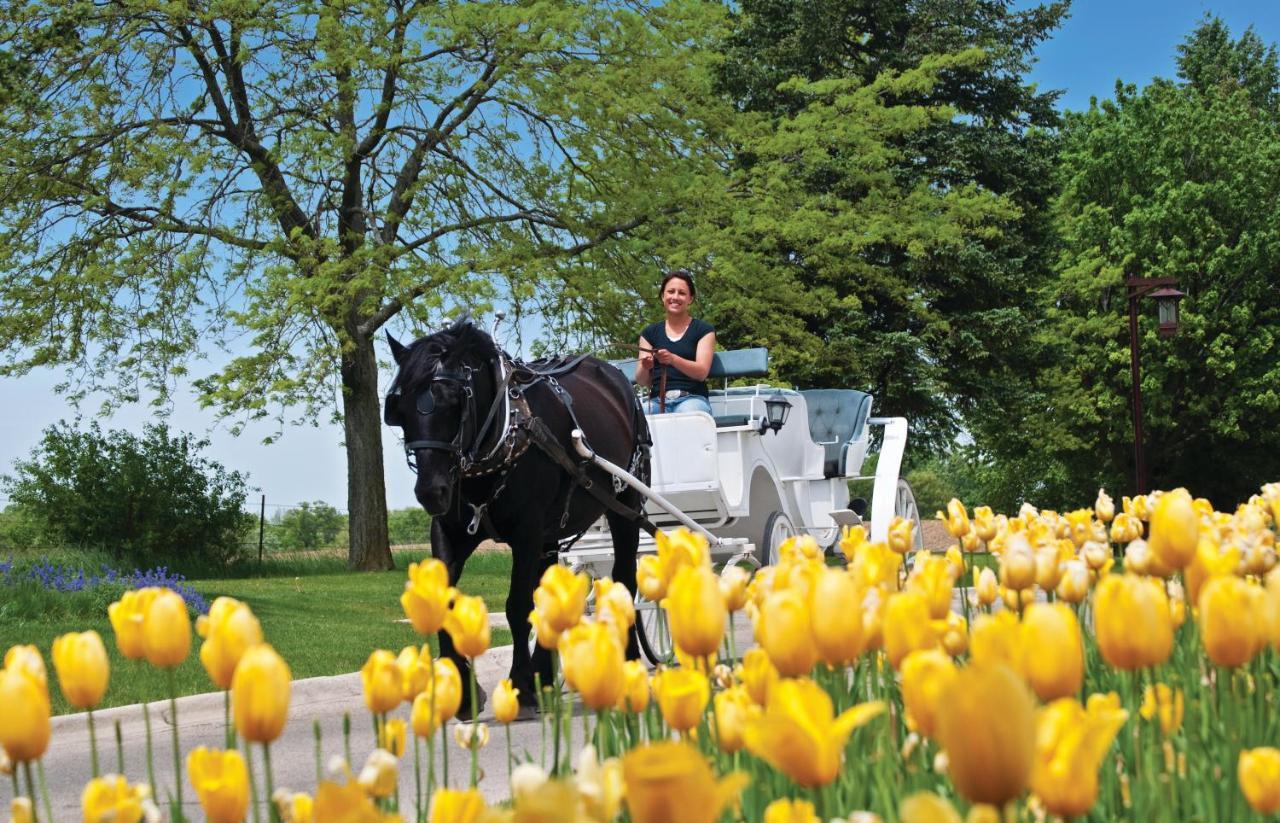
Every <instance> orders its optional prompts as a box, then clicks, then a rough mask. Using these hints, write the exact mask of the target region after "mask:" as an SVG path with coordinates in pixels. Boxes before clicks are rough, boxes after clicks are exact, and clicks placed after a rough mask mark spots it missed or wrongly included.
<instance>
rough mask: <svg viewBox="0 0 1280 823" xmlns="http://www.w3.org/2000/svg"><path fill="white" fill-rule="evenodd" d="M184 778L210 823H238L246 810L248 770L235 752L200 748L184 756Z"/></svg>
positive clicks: (247, 805) (242, 759) (238, 753)
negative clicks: (193, 790) (185, 770)
mask: <svg viewBox="0 0 1280 823" xmlns="http://www.w3.org/2000/svg"><path fill="white" fill-rule="evenodd" d="M187 775H188V776H189V777H190V778H191V785H193V786H195V787H196V795H197V796H198V797H199V798H200V807H201V808H202V809H204V813H205V816H206V817H207V818H208V820H209V821H210V823H241V821H243V820H244V818H245V813H246V812H248V810H249V769H248V767H246V766H245V762H244V758H243V757H242V756H241V754H240V752H238V751H236V750H235V749H230V750H228V751H217V750H211V749H207V748H205V747H204V746H201V747H199V748H197V749H195V750H194V751H192V752H191V753H190V754H189V755H187Z"/></svg>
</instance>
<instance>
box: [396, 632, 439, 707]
mask: <svg viewBox="0 0 1280 823" xmlns="http://www.w3.org/2000/svg"><path fill="white" fill-rule="evenodd" d="M396 668H398V669H399V670H400V693H401V694H402V695H403V699H405V700H408V701H409V702H413V699H414V698H415V697H417V696H418V695H420V694H422V691H423V689H425V688H426V687H427V684H428V683H429V682H431V647H430V646H427V645H424V646H423V647H422V648H421V649H418V647H417V646H405V647H404V648H403V649H401V650H400V654H398V655H396Z"/></svg>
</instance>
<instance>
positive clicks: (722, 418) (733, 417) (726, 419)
mask: <svg viewBox="0 0 1280 823" xmlns="http://www.w3.org/2000/svg"><path fill="white" fill-rule="evenodd" d="M609 363H610V364H611V365H613V366H615V367H617V368H618V369H619V370H620V371H621V372H622V373H623V374H625V375H626V376H627V379H628V380H630V379H633V378H634V377H635V374H636V358H634V357H632V358H630V359H627V360H610V361H609ZM768 373H769V350H768V349H766V348H764V347H763V346H758V347H756V348H751V349H729V350H726V351H718V352H716V353H715V354H714V355H713V356H712V358H711V371H710V372H708V373H707V380H708V381H710V380H714V379H716V378H719V379H721V380H723V381H725V382H726V383H728V381H729V380H730V379H732V378H735V377H764V376H765V375H767V374H768ZM715 420H716V427H717V428H725V427H728V426H745V425H747V423H748V422H750V418H749V416H748V415H745V414H725V415H717V416H716V418H715Z"/></svg>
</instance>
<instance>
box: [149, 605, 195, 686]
mask: <svg viewBox="0 0 1280 823" xmlns="http://www.w3.org/2000/svg"><path fill="white" fill-rule="evenodd" d="M142 649H143V653H144V654H145V655H146V657H147V662H149V663H150V664H151V665H153V666H156V667H157V668H161V669H171V668H173V667H175V666H177V665H178V664H179V663H181V662H182V661H184V660H186V659H187V655H188V654H189V653H190V652H191V618H190V617H188V616H187V603H186V601H185V600H183V599H182V596H181V595H179V594H178V593H177V592H175V591H173V590H172V589H160V590H159V591H157V592H156V595H155V598H154V599H153V600H152V601H151V604H150V605H149V606H148V607H147V610H146V612H145V613H144V614H143V617H142Z"/></svg>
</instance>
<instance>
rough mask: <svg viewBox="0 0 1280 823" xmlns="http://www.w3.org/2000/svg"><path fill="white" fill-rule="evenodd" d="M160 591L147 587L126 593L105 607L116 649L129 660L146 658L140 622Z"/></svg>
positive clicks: (153, 587)
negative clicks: (114, 637)
mask: <svg viewBox="0 0 1280 823" xmlns="http://www.w3.org/2000/svg"><path fill="white" fill-rule="evenodd" d="M159 593H160V589H159V588H157V587H155V586H148V587H147V588H145V589H136V590H132V591H127V592H125V593H124V594H123V595H121V596H120V599H119V600H117V601H116V602H114V603H112V604H111V605H110V606H107V617H108V618H110V620H111V630H112V631H114V632H115V635H116V648H118V649H119V650H120V653H121V654H122V655H124V656H125V657H127V658H129V659H130V660H141V659H142V658H143V657H145V656H146V647H145V646H144V645H143V640H142V621H143V618H144V617H145V616H146V613H147V609H149V608H150V607H151V601H153V600H155V597H156V595H157V594H159Z"/></svg>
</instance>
